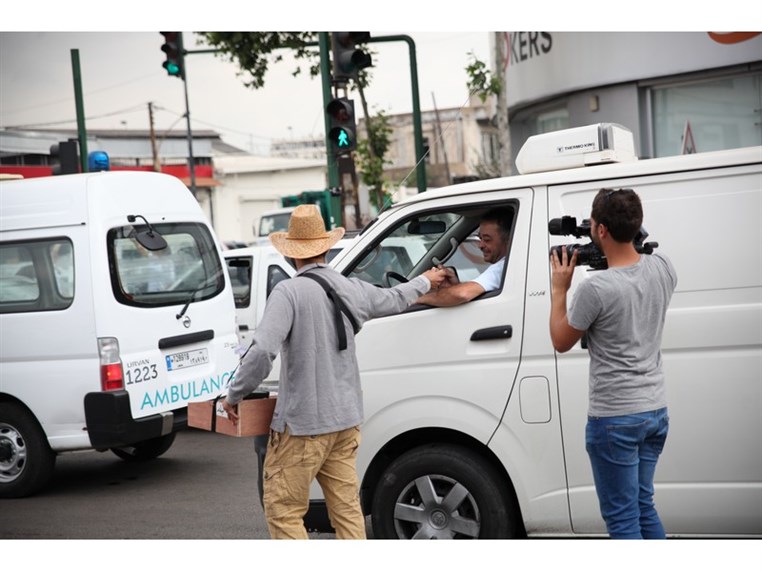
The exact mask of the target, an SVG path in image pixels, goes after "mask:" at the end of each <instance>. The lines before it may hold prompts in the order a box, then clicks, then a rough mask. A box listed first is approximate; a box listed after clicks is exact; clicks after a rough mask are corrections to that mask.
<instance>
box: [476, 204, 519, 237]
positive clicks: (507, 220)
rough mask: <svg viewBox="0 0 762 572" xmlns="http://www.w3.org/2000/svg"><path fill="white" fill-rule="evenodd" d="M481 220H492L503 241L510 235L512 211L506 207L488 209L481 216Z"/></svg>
mask: <svg viewBox="0 0 762 572" xmlns="http://www.w3.org/2000/svg"><path fill="white" fill-rule="evenodd" d="M480 220H481V222H494V223H496V224H497V227H498V229H499V231H500V236H501V237H502V239H503V240H504V241H505V242H508V238H510V236H511V223H512V222H513V211H512V210H511V209H509V208H506V207H497V208H494V209H491V210H488V211H487V212H486V213H484V214H483V215H482V216H481V219H480Z"/></svg>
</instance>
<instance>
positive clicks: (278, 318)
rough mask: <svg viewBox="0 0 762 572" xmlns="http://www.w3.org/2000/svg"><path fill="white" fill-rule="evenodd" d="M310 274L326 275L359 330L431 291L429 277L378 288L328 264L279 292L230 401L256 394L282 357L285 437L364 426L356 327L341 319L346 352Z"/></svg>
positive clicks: (279, 416)
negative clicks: (276, 357) (258, 387)
mask: <svg viewBox="0 0 762 572" xmlns="http://www.w3.org/2000/svg"><path fill="white" fill-rule="evenodd" d="M307 271H312V272H314V273H316V274H319V275H320V276H321V277H322V278H323V279H325V281H326V282H328V283H329V284H330V285H331V286H332V287H333V289H334V290H335V291H336V293H337V294H338V295H339V297H340V298H341V299H342V300H343V301H344V303H345V304H346V305H347V306H348V307H349V309H350V311H351V312H352V314H353V315H354V317H355V319H356V320H357V322H358V325H360V326H362V324H363V323H365V322H366V321H367V320H370V319H373V318H378V317H381V316H387V315H390V314H396V313H399V312H401V311H403V310H404V309H405V308H407V307H408V306H410V305H411V304H412V303H413V302H415V301H416V300H417V299H418V297H419V296H420V295H421V294H425V293H426V292H428V291H429V289H430V288H431V282H430V281H429V279H428V278H427V277H426V276H423V275H420V276H417V277H415V278H413V279H412V280H410V282H407V283H404V284H399V285H397V286H395V287H394V288H378V287H377V286H374V285H372V284H368V283H367V282H363V281H362V280H359V279H357V278H345V277H344V276H342V275H341V274H339V273H338V272H337V271H336V270H334V269H333V268H330V267H328V266H326V265H324V264H310V265H309V266H305V267H303V268H301V269H300V270H299V272H297V274H296V276H295V277H294V278H291V279H290V280H283V281H282V282H279V283H278V284H277V286H275V288H273V291H272V293H271V294H270V297H269V298H268V299H267V305H266V306H265V312H264V315H263V316H262V320H261V321H260V323H259V325H258V326H257V329H256V331H255V332H254V336H253V342H252V345H251V346H250V348H249V350H248V351H247V352H246V355H245V356H244V357H243V359H242V360H241V364H240V365H239V367H238V371H237V372H236V374H235V377H234V379H233V381H232V382H231V383H230V387H229V388H228V394H227V400H228V401H229V402H230V403H238V402H239V401H240V400H241V399H243V398H244V397H245V396H246V395H248V394H249V393H250V392H252V391H253V390H254V389H256V387H257V386H258V385H259V384H260V383H261V382H262V380H263V379H264V378H265V377H266V376H267V375H268V374H269V373H270V370H271V369H272V362H273V360H274V359H275V356H276V355H277V354H278V353H280V354H281V358H282V360H281V369H280V380H279V384H278V401H277V402H276V404H275V411H274V413H273V420H272V423H271V425H270V428H271V429H273V430H274V431H278V432H283V431H285V428H286V425H288V428H289V431H290V432H291V434H292V435H322V434H324V433H332V432H334V431H342V430H344V429H348V428H350V427H354V426H356V425H360V424H361V423H362V421H363V403H362V389H361V387H360V370H359V367H358V364H357V357H356V354H355V339H354V335H353V332H352V325H351V323H350V322H349V319H348V318H346V317H345V316H344V315H343V314H342V318H343V320H344V326H345V330H346V334H347V349H345V350H343V351H339V346H338V338H337V334H336V323H335V318H334V314H333V305H332V303H331V301H330V300H329V299H328V296H327V295H326V293H325V291H324V290H323V289H322V288H321V287H320V285H319V284H318V283H317V282H314V281H313V280H311V279H309V278H299V277H298V276H300V275H301V274H304V273H305V272H307Z"/></svg>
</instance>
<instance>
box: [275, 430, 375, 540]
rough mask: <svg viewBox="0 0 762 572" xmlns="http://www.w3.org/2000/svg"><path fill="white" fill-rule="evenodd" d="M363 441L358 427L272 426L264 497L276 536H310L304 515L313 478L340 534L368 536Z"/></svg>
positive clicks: (357, 536) (347, 536)
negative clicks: (300, 429) (314, 430)
mask: <svg viewBox="0 0 762 572" xmlns="http://www.w3.org/2000/svg"><path fill="white" fill-rule="evenodd" d="M359 446H360V428H359V427H352V428H350V429H345V430H343V431H337V432H335V433H326V434H324V435H305V436H301V435H298V436H294V435H291V434H290V433H289V430H288V427H286V430H285V431H284V432H283V433H277V432H275V431H270V440H269V442H268V443H267V453H266V455H265V464H264V467H263V469H264V495H263V497H264V498H263V502H264V506H265V518H266V519H267V526H268V528H269V529H270V537H271V538H273V539H285V538H294V539H306V538H308V536H307V530H306V529H305V528H304V521H303V520H302V519H303V517H304V515H305V514H306V513H307V508H308V507H309V493H310V485H311V484H312V481H313V480H314V479H317V481H318V483H320V487H321V488H322V489H323V495H324V496H325V502H326V506H327V508H328V516H329V517H330V519H331V524H332V525H333V528H334V529H335V530H336V538H339V539H364V538H365V517H364V516H363V514H362V509H361V508H360V495H359V481H358V478H357V467H356V464H355V463H356V459H357V448H358V447H359Z"/></svg>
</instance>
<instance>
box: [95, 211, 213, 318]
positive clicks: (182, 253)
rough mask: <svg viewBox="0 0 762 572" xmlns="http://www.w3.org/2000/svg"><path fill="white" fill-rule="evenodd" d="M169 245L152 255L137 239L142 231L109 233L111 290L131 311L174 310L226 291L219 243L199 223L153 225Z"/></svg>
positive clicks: (137, 228)
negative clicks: (190, 297) (190, 298)
mask: <svg viewBox="0 0 762 572" xmlns="http://www.w3.org/2000/svg"><path fill="white" fill-rule="evenodd" d="M153 228H154V230H156V231H157V232H159V233H160V234H161V235H162V236H163V237H164V239H165V240H166V241H167V247H166V248H164V249H161V250H154V251H151V250H147V249H146V248H144V247H143V246H141V245H140V244H139V243H138V241H137V240H136V239H135V234H136V231H138V232H139V231H141V230H144V229H143V228H141V227H140V225H136V226H132V225H126V226H123V227H119V228H115V229H111V230H110V231H109V233H108V253H109V266H110V268H111V286H112V289H113V291H114V296H115V298H116V299H117V300H118V301H119V302H121V303H123V304H126V305H129V306H143V307H155V306H171V305H176V304H185V303H186V302H187V301H188V299H189V296H191V294H192V293H194V292H195V294H194V296H193V301H199V300H206V299H209V298H213V297H214V296H216V295H217V294H219V293H220V292H222V290H223V288H224V287H225V278H224V273H223V272H222V265H221V263H220V259H219V256H217V248H216V246H215V243H214V240H213V238H212V236H211V234H210V233H209V230H208V229H207V228H206V226H204V225H202V224H198V223H160V224H154V225H153Z"/></svg>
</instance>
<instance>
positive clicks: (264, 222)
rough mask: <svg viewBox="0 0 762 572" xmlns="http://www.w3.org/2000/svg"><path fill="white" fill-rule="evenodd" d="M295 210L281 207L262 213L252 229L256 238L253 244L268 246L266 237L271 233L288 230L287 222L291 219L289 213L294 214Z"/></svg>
mask: <svg viewBox="0 0 762 572" xmlns="http://www.w3.org/2000/svg"><path fill="white" fill-rule="evenodd" d="M295 208H296V207H282V208H278V209H270V210H267V211H265V212H263V213H262V215H261V216H260V217H259V219H258V221H257V222H256V223H255V225H254V228H253V231H254V236H255V237H256V238H255V240H254V244H257V245H259V244H270V241H269V240H268V238H267V237H268V236H269V235H270V233H271V232H281V231H286V230H288V221H289V220H290V219H291V213H292V212H294V209H295Z"/></svg>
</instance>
